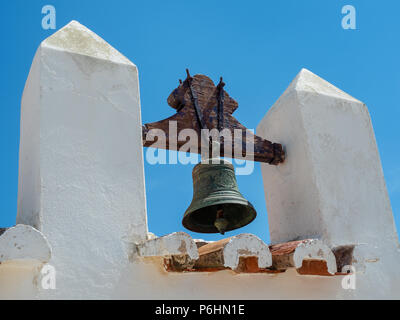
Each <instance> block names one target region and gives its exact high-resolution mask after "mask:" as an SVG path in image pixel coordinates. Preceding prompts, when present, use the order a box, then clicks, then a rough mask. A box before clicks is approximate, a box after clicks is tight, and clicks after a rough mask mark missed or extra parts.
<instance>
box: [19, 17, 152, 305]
mask: <svg viewBox="0 0 400 320" xmlns="http://www.w3.org/2000/svg"><path fill="white" fill-rule="evenodd" d="M19 178H20V181H19V194H18V201H19V207H18V218H17V221H18V223H26V224H31V225H33V226H35V227H36V228H37V229H38V230H40V231H42V232H43V233H44V234H45V235H46V237H47V238H48V240H49V242H50V245H51V246H52V248H53V257H52V260H51V261H50V264H51V265H53V266H54V267H55V268H56V270H57V287H58V288H59V289H58V290H56V291H54V292H52V293H49V291H42V292H41V294H40V295H39V297H51V298H53V297H63V298H83V297H88V296H91V297H93V298H97V297H106V296H108V295H109V291H110V289H111V288H112V287H113V286H114V285H115V283H116V282H118V281H119V279H120V272H121V269H122V267H123V266H124V265H127V264H129V254H130V252H131V246H132V243H133V242H135V241H139V240H144V239H145V238H146V236H147V224H146V210H145V204H146V201H145V191H144V190H145V189H144V170H143V155H142V138H141V117H140V96H139V83H138V73H137V68H136V66H135V65H133V64H132V63H131V62H130V61H129V60H128V59H126V58H125V57H123V56H122V55H121V54H120V53H118V52H117V51H116V50H115V49H113V48H112V47H111V46H109V45H108V44H107V43H106V42H104V41H103V40H102V39H100V38H99V37H98V36H97V35H95V34H93V33H92V32H91V31H89V30H88V29H86V28H85V27H83V26H82V25H80V24H79V23H77V22H72V23H71V24H69V25H68V26H66V27H64V28H63V29H62V30H60V31H58V32H57V33H56V34H55V35H53V36H52V37H50V38H48V39H46V40H45V41H44V42H43V43H42V44H41V45H40V47H39V49H38V51H37V53H36V56H35V59H34V61H33V65H32V68H31V72H30V74H29V77H28V80H27V84H26V88H25V91H24V96H23V99H22V112H21V151H20V175H19Z"/></svg>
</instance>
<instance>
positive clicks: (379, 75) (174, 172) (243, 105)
mask: <svg viewBox="0 0 400 320" xmlns="http://www.w3.org/2000/svg"><path fill="white" fill-rule="evenodd" d="M47 4H51V5H53V6H54V7H55V8H56V13H57V16H56V17H57V30H58V29H59V28H61V27H62V26H64V25H65V24H67V23H68V22H69V21H71V20H77V21H79V22H80V23H82V24H84V25H85V26H87V27H88V28H89V29H91V30H93V31H94V32H95V33H97V34H98V35H99V36H101V37H102V38H103V39H105V40H106V41H107V42H109V43H110V44H111V45H112V46H114V47H115V48H116V49H117V50H119V51H120V52H121V53H123V54H124V55H125V56H127V57H128V58H129V59H130V60H131V61H132V62H134V63H135V64H136V65H137V66H138V68H139V75H140V88H141V102H142V119H143V122H144V123H146V122H153V121H157V120H160V119H163V118H165V117H167V116H170V115H172V114H173V112H174V110H173V109H171V108H170V107H169V106H168V105H167V103H166V98H167V97H168V95H169V93H170V92H171V91H172V90H173V89H174V88H175V87H176V86H177V84H178V79H180V78H183V79H184V78H185V68H187V67H188V68H190V70H191V73H192V74H196V73H201V74H206V75H208V76H210V77H211V78H212V79H214V81H218V79H219V76H223V77H224V81H225V82H226V84H227V85H226V87H225V89H226V90H227V91H228V92H229V94H230V95H231V96H232V97H233V98H234V99H236V100H237V101H238V103H239V108H238V110H237V111H236V112H235V114H234V115H235V117H236V118H237V119H238V120H239V121H241V122H242V123H243V124H244V125H246V126H247V127H248V128H255V127H256V126H257V124H258V123H259V121H260V119H261V118H262V117H263V116H264V114H265V113H266V112H267V111H268V109H269V108H270V106H271V105H273V103H274V102H275V101H276V100H277V99H278V98H279V96H280V95H281V94H282V93H283V91H284V90H285V89H286V87H287V86H288V85H289V83H290V82H291V80H292V79H293V78H294V77H295V76H296V74H297V73H298V72H299V71H300V69H301V68H303V67H305V68H307V69H309V70H311V71H312V72H314V73H316V74H317V75H319V76H321V77H322V78H324V79H326V80H327V81H329V82H331V83H332V84H334V85H336V86H337V87H339V88H340V89H342V90H344V91H346V92H347V93H349V94H350V95H352V96H354V97H356V98H357V99H359V100H361V101H363V102H365V103H366V104H367V106H368V108H369V111H370V114H371V117H372V123H373V126H374V130H375V135H376V139H377V143H378V148H379V152H380V156H381V161H382V165H383V169H384V174H385V178H386V183H387V187H388V191H389V196H390V199H391V204H392V208H393V213H394V215H395V220H396V225H397V229H400V164H399V156H400V150H399V146H400V144H399V139H400V130H399V125H398V122H399V119H400V107H399V101H400V90H399V86H400V59H399V57H400V42H399V35H398V33H399V31H400V20H399V19H398V14H399V12H400V2H398V1H393V0H391V1H389V0H386V1H379V2H378V1H372V0H363V1H356V0H348V1H339V0H338V1H333V0H332V1H320V0H304V1H298V0H281V1H233V0H230V1H222V0H220V1H143V0H141V1H128V0H127V1H123V0H114V1H104V0H93V1H91V0H80V1H77V0H68V1H66V0H63V1H61V0H47V1H39V0H2V1H1V3H0V10H1V12H2V19H0V35H1V37H0V38H1V40H2V46H1V50H0V58H1V59H0V61H1V77H0V82H1V83H0V88H1V90H0V94H1V97H0V98H1V100H0V101H1V107H0V150H1V152H2V154H1V157H0V181H1V182H0V200H1V201H0V227H7V226H11V225H13V224H15V218H16V213H17V188H18V148H19V116H20V100H21V96H22V92H23V88H24V84H25V80H26V77H27V75H28V72H29V68H30V64H31V62H32V59H33V56H34V53H35V51H36V49H37V47H38V46H39V44H40V42H41V41H42V40H44V39H45V38H47V37H48V36H50V35H51V34H52V33H53V32H54V30H43V29H42V27H41V20H42V17H43V15H42V14H41V9H42V7H43V6H44V5H47ZM347 4H350V5H353V6H354V7H355V8H356V10H357V11H356V12H357V29H356V30H344V29H342V27H341V19H342V17H343V15H342V14H341V8H342V7H343V6H344V5H347ZM192 168H193V166H192V165H190V166H182V165H158V166H152V165H149V164H147V163H146V164H145V175H146V192H147V206H148V222H149V229H150V231H151V232H154V233H156V234H157V235H163V234H166V233H170V232H174V231H180V230H182V231H184V228H183V227H182V226H181V219H182V215H183V213H184V211H185V210H186V208H187V206H188V205H189V204H190V201H191V198H192V179H191V170H192ZM171 183H172V184H173V185H172V187H171ZM238 183H239V188H240V190H241V192H242V193H243V195H244V196H245V197H246V198H247V199H248V200H249V201H250V202H252V203H253V205H254V206H255V208H256V210H257V212H258V216H257V219H256V220H255V221H254V222H253V223H252V224H250V225H249V226H247V227H245V228H242V229H240V230H237V231H236V232H230V233H227V235H233V234H235V233H239V232H251V233H254V234H256V235H258V236H259V237H260V238H262V239H263V240H265V241H267V242H268V241H269V235H268V220H267V211H266V206H265V199H264V192H263V185H262V178H261V171H260V165H259V164H258V163H257V164H256V166H255V171H254V173H253V174H252V175H250V176H240V177H238ZM377 214H379V213H378V212H377ZM190 234H191V235H192V236H194V237H195V238H205V239H210V240H215V239H219V238H221V237H222V236H220V235H203V234H196V233H190Z"/></svg>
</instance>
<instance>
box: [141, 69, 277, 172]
mask: <svg viewBox="0 0 400 320" xmlns="http://www.w3.org/2000/svg"><path fill="white" fill-rule="evenodd" d="M221 90H222V91H221ZM167 102H168V104H169V105H170V106H171V107H172V108H174V109H176V110H177V113H176V114H174V115H173V116H171V117H169V118H167V119H164V120H160V121H157V122H152V123H147V124H144V125H143V127H142V132H143V134H142V136H143V146H144V147H150V146H152V147H156V148H162V149H167V150H181V148H182V146H184V145H185V150H186V151H189V150H190V151H189V152H194V153H198V154H201V153H202V150H201V137H202V132H201V129H204V128H206V129H208V130H212V129H216V130H218V129H222V132H221V131H220V130H218V131H219V132H220V133H221V135H222V136H223V139H222V140H221V141H220V143H221V150H220V155H221V156H227V157H232V158H238V159H248V160H253V161H258V162H266V163H269V164H273V165H277V164H279V163H282V162H283V161H284V160H285V152H284V150H283V148H282V145H281V144H279V143H272V142H270V141H268V140H266V139H263V138H261V137H259V136H256V135H254V134H252V133H251V132H250V131H249V130H248V129H247V128H246V127H245V126H243V125H242V124H241V123H240V122H239V121H237V120H236V119H235V118H234V117H233V116H232V113H233V112H234V111H235V110H236V109H237V107H238V103H237V102H236V101H235V100H234V99H233V98H231V97H230V96H229V95H228V93H227V92H226V91H225V90H223V86H222V85H219V86H215V85H214V83H213V81H212V80H211V79H210V78H208V77H206V76H204V75H195V76H193V77H190V75H189V77H188V78H187V79H186V80H185V81H183V82H182V83H180V85H179V87H178V88H176V89H175V90H174V91H173V92H172V93H171V94H170V96H169V97H168V100H167ZM221 103H223V107H222V105H221ZM221 111H222V112H223V114H220V112H221ZM199 115H200V118H199ZM199 119H200V120H199ZM221 122H222V123H221ZM175 124H176V129H175V128H173V129H171V128H172V127H171V125H175ZM152 129H158V130H161V131H162V132H163V133H164V134H165V139H166V141H165V144H157V145H155V144H154V143H155V142H156V141H157V139H158V138H155V137H154V136H153V134H152V133H154V132H152V131H151V130H152ZM185 129H193V130H194V132H195V133H196V135H197V137H196V139H190V138H188V137H186V136H185V135H184V131H183V130H185ZM235 131H236V132H235ZM235 133H236V136H235ZM246 145H247V146H251V147H250V148H247V150H246Z"/></svg>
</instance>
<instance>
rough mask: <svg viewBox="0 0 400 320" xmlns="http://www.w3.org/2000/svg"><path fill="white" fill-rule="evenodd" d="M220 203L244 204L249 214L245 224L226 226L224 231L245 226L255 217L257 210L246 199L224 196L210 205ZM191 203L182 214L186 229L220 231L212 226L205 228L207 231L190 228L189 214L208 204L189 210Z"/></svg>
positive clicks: (208, 231)
mask: <svg viewBox="0 0 400 320" xmlns="http://www.w3.org/2000/svg"><path fill="white" fill-rule="evenodd" d="M227 200H229V202H227ZM220 204H238V205H241V206H244V207H246V208H247V210H248V213H249V216H250V217H251V218H250V219H249V221H247V222H246V223H245V224H243V225H241V226H240V227H233V228H227V229H226V230H225V232H229V231H232V230H236V229H239V228H242V227H245V226H247V225H248V224H250V223H251V222H253V221H254V220H255V218H256V217H257V211H256V209H255V208H254V206H253V205H252V204H251V202H250V201H248V200H242V201H241V200H238V199H232V198H225V199H224V198H219V200H217V201H215V202H213V205H212V206H217V205H220ZM191 205H192V204H190V206H189V208H188V209H187V210H186V211H185V213H184V215H183V219H182V225H183V226H184V227H185V228H186V229H188V230H190V231H192V232H197V233H220V232H219V231H218V230H217V228H215V227H214V226H209V229H207V231H199V229H196V228H192V227H191V226H192V225H191V224H190V223H188V219H189V217H190V215H192V214H195V212H196V211H198V210H200V209H203V208H206V207H208V206H207V205H204V206H200V207H198V208H196V209H195V210H190V209H191Z"/></svg>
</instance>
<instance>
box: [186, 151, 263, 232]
mask: <svg viewBox="0 0 400 320" xmlns="http://www.w3.org/2000/svg"><path fill="white" fill-rule="evenodd" d="M215 162H216V163H215ZM192 176H193V200H192V203H191V204H190V206H189V208H188V209H187V210H186V212H185V214H184V216H183V220H182V224H183V226H184V227H185V228H187V229H189V230H191V231H195V232H201V233H221V234H224V233H225V231H230V230H234V229H238V228H241V227H243V226H245V225H247V224H249V223H250V222H252V221H253V220H254V219H255V217H256V215H257V213H256V210H255V209H254V207H253V206H252V204H251V203H250V202H249V201H247V200H246V199H245V198H244V197H243V196H242V194H241V193H240V191H239V188H238V186H237V182H236V176H235V171H234V167H233V165H232V164H231V163H230V162H228V161H226V160H223V159H221V158H218V159H208V160H205V161H202V162H200V163H199V164H197V165H196V166H195V167H194V169H193V173H192Z"/></svg>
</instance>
